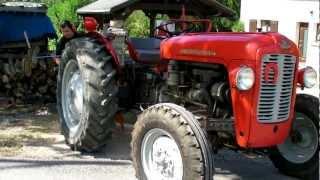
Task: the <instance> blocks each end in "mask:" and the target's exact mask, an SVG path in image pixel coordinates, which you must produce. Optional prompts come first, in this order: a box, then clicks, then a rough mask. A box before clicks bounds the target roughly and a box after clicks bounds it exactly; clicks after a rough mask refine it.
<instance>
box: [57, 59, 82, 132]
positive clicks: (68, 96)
mask: <svg viewBox="0 0 320 180" xmlns="http://www.w3.org/2000/svg"><path fill="white" fill-rule="evenodd" d="M64 73H65V74H64V77H63V82H62V108H63V115H64V118H65V122H66V125H67V126H68V128H69V130H70V136H73V134H75V133H74V132H76V131H77V130H78V128H79V126H80V122H81V121H80V120H81V114H82V111H83V79H82V77H81V74H80V71H79V68H78V65H77V63H76V62H75V61H69V63H68V64H67V65H66V68H65V71H64Z"/></svg>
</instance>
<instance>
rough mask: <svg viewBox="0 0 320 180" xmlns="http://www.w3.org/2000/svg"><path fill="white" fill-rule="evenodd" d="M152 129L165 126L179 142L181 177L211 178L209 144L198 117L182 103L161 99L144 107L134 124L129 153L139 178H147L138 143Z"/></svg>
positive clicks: (190, 179) (212, 171) (211, 161)
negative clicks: (150, 105) (155, 103)
mask: <svg viewBox="0 0 320 180" xmlns="http://www.w3.org/2000/svg"><path fill="white" fill-rule="evenodd" d="M152 129H162V130H165V131H166V132H168V133H170V135H171V136H172V138H173V139H174V140H175V141H176V143H177V144H178V147H179V149H180V152H181V156H182V161H183V180H195V179H204V180H212V179H213V174H214V167H213V165H214V164H213V157H212V150H211V146H210V145H209V142H208V141H207V137H206V134H205V132H203V131H202V129H201V128H200V126H199V124H198V122H197V120H196V119H195V118H194V116H193V115H192V114H191V113H190V112H188V111H186V110H185V109H184V108H183V107H180V106H178V105H175V104H171V103H162V104H157V105H154V106H152V107H150V108H148V109H146V110H145V111H143V112H142V114H140V115H139V117H138V120H137V122H136V124H135V125H134V130H133V132H132V141H131V149H132V151H131V157H132V159H133V166H134V168H135V172H136V177H137V178H138V179H139V180H147V177H146V174H145V172H144V169H143V165H142V157H141V145H142V141H143V139H144V136H145V135H146V134H147V133H148V132H149V131H150V130H152Z"/></svg>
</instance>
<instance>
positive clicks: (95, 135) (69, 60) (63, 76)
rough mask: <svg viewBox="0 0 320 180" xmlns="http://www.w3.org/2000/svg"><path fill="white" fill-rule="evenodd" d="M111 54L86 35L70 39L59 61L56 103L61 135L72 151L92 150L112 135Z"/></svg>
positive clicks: (114, 103)
mask: <svg viewBox="0 0 320 180" xmlns="http://www.w3.org/2000/svg"><path fill="white" fill-rule="evenodd" d="M112 61H113V59H112V56H111V55H110V54H109V53H108V52H106V50H105V48H104V47H103V46H102V45H100V44H99V43H98V42H97V41H96V40H94V39H92V38H88V37H83V38H77V39H74V40H72V41H70V42H69V43H68V44H67V45H66V48H65V50H64V53H63V55H62V58H61V62H60V64H59V73H58V81H57V106H58V112H59V116H60V125H61V131H62V134H63V135H64V137H65V141H66V143H67V144H68V145H69V146H70V148H71V149H72V150H79V151H84V152H93V151H97V150H99V148H101V147H102V146H104V145H105V144H106V141H107V140H108V139H109V138H111V130H112V128H113V127H114V121H113V118H114V116H115V114H116V112H117V111H118V102H117V92H118V87H117V83H116V70H115V68H114V67H113V62H112Z"/></svg>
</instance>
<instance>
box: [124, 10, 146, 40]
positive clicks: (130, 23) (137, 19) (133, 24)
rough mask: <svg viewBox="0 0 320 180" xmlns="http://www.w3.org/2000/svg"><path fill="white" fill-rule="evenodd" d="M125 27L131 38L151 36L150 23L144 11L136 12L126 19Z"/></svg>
mask: <svg viewBox="0 0 320 180" xmlns="http://www.w3.org/2000/svg"><path fill="white" fill-rule="evenodd" d="M124 26H125V28H126V30H127V31H128V33H129V36H131V37H146V36H148V35H149V29H150V21H149V18H148V17H147V16H146V15H145V14H144V13H143V11H134V12H133V13H132V14H131V15H130V16H129V17H128V18H127V19H126V21H125V24H124Z"/></svg>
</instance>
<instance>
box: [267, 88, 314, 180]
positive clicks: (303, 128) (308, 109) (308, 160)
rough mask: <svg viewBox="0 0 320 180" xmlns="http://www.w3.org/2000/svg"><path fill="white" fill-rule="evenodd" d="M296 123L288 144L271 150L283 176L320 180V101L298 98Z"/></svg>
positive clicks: (274, 161) (272, 157)
mask: <svg viewBox="0 0 320 180" xmlns="http://www.w3.org/2000/svg"><path fill="white" fill-rule="evenodd" d="M295 111H296V115H295V119H294V121H293V128H292V131H291V133H290V135H289V137H288V138H287V140H286V141H285V142H284V143H283V144H281V145H278V146H276V147H274V148H272V149H271V150H270V156H269V157H270V159H271V161H272V162H273V164H274V166H275V167H276V168H278V169H279V170H280V172H282V173H284V174H286V175H289V176H294V177H298V178H302V179H305V180H307V179H309V180H315V179H319V100H318V99H317V98H315V97H313V96H310V95H305V94H301V95H300V94H299V95H297V100H296V105H295Z"/></svg>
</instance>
